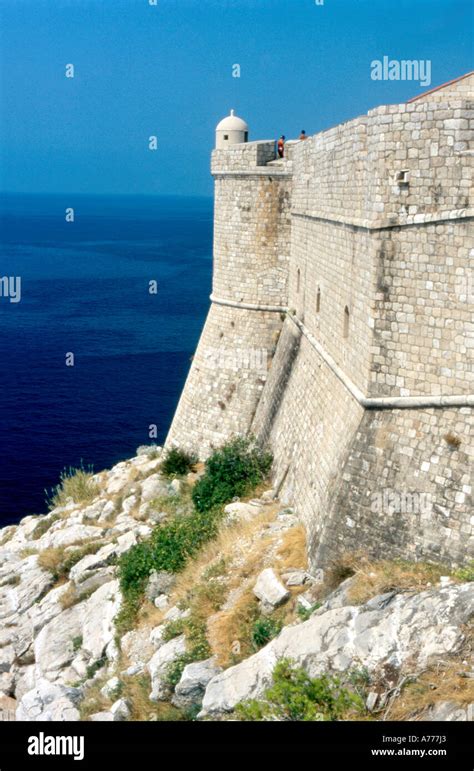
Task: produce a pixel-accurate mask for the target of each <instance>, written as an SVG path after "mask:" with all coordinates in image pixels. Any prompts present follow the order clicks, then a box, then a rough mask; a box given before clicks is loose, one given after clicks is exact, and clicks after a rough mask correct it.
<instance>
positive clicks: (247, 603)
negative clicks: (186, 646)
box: [207, 586, 259, 667]
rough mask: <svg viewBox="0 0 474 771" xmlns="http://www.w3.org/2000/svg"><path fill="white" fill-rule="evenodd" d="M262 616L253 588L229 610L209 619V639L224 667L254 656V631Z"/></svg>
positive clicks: (219, 661) (214, 652) (246, 590)
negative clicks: (252, 630)
mask: <svg viewBox="0 0 474 771" xmlns="http://www.w3.org/2000/svg"><path fill="white" fill-rule="evenodd" d="M258 615H259V611H258V601H257V598H256V597H255V595H254V593H253V592H252V589H251V587H250V586H249V587H248V588H247V589H245V590H244V592H243V593H242V595H241V596H240V597H239V598H238V599H237V600H236V602H235V603H234V604H233V605H232V607H231V608H229V610H221V611H219V612H218V613H215V614H214V615H213V616H211V617H210V618H209V620H208V624H207V638H208V641H209V645H210V647H211V650H212V653H213V655H214V656H215V657H216V660H217V662H218V663H219V664H220V666H222V667H228V666H231V665H232V664H237V663H238V662H239V661H242V659H244V658H246V657H247V656H250V655H251V654H252V653H254V650H253V648H252V646H251V628H252V625H253V622H254V621H255V620H256V618H257V617H258Z"/></svg>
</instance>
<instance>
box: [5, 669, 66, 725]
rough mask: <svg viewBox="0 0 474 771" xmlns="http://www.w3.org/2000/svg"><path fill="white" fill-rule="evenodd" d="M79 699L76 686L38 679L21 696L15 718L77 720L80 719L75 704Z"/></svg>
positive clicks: (27, 719) (28, 719)
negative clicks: (69, 686)
mask: <svg viewBox="0 0 474 771" xmlns="http://www.w3.org/2000/svg"><path fill="white" fill-rule="evenodd" d="M79 699H80V691H79V690H78V689H77V688H68V687H66V686H64V685H58V684H54V683H50V682H49V681H48V680H45V679H40V680H38V681H37V683H36V686H35V688H33V689H32V690H31V691H28V692H27V693H25V694H24V696H22V698H21V700H20V702H19V704H18V707H17V710H16V719H17V720H26V721H35V722H36V721H39V720H46V721H66V720H68V721H77V720H79V719H80V715H79V710H78V709H77V708H76V704H77V703H78V701H79Z"/></svg>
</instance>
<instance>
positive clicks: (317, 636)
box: [0, 448, 474, 721]
mask: <svg viewBox="0 0 474 771" xmlns="http://www.w3.org/2000/svg"><path fill="white" fill-rule="evenodd" d="M161 465H162V453H161V450H160V448H141V449H140V451H139V454H137V456H136V457H134V458H132V459H131V460H128V461H125V462H122V463H119V464H118V465H117V466H115V467H114V468H112V469H111V470H110V471H106V472H102V473H100V474H96V475H95V476H92V477H90V478H86V479H85V481H84V480H83V482H84V485H85V488H84V485H83V489H82V494H81V495H77V498H81V500H82V502H78V501H77V500H75V499H73V498H71V497H70V498H66V499H64V495H63V497H62V498H61V497H60V498H56V503H57V502H58V500H59V502H60V504H61V505H56V506H55V507H54V508H52V510H51V511H50V512H49V513H48V514H45V515H44V516H29V517H26V518H25V519H23V520H22V521H21V522H20V523H19V524H18V525H16V526H10V527H6V528H3V530H1V531H0V619H1V631H0V691H1V694H0V710H1V711H3V717H4V718H7V719H8V718H10V719H15V717H16V719H17V720H29V721H35V720H81V719H82V720H86V719H90V720H109V721H115V720H156V719H179V720H182V719H195V718H196V717H197V716H198V717H199V718H200V719H226V718H228V717H231V718H235V716H236V714H237V713H236V712H235V708H236V707H237V706H238V705H239V704H240V705H242V704H244V705H245V704H246V703H247V702H248V701H249V700H263V701H265V699H266V698H267V692H268V688H269V686H271V684H272V678H273V676H274V672H275V666H276V664H277V663H278V662H279V661H287V660H288V661H290V662H291V666H293V667H294V668H295V671H303V670H304V672H306V674H307V675H308V676H309V678H313V679H315V678H316V679H317V678H321V677H326V676H327V677H329V678H334V677H337V678H338V680H337V683H339V684H338V685H337V687H338V688H344V689H346V690H347V693H349V692H350V693H351V694H354V695H355V696H354V698H355V697H357V708H356V706H355V704H356V702H354V704H353V705H352V707H351V709H350V710H349V711H348V713H347V715H345V716H344V717H345V718H346V717H347V719H360V718H361V716H362V717H363V718H364V719H367V717H372V718H375V719H382V718H384V717H385V718H387V717H388V718H390V717H391V716H395V717H399V718H400V719H435V718H440V719H456V720H460V719H462V720H465V719H468V718H469V714H470V712H469V704H471V705H472V703H473V702H474V692H473V680H472V677H473V671H472V659H471V655H472V650H471V648H472V627H471V623H472V614H473V610H474V584H473V583H471V582H470V581H469V580H468V579H470V578H472V575H471V573H472V571H471V572H470V571H469V570H464V571H457V572H453V571H450V570H448V569H444V568H443V567H442V566H436V565H425V564H421V563H420V564H418V565H416V564H415V565H409V564H408V563H384V562H383V561H380V562H378V563H369V562H367V561H364V559H361V558H356V557H354V558H351V560H352V561H348V562H346V563H338V564H337V565H336V564H335V565H334V566H333V568H332V569H331V570H330V571H326V573H325V574H323V573H322V571H316V572H314V571H313V572H312V573H310V572H309V571H308V566H307V556H306V544H305V532H304V528H303V527H302V525H301V523H300V522H299V519H298V513H297V512H294V511H292V510H291V509H288V508H283V506H282V505H281V504H280V503H279V502H278V499H277V498H276V493H275V491H273V490H265V489H264V488H262V487H260V488H259V489H258V490H256V491H255V493H254V495H255V497H254V498H253V499H250V500H245V501H244V500H237V501H234V502H232V503H230V504H229V505H227V506H225V508H224V511H223V513H222V516H221V518H220V519H219V524H218V527H217V528H216V529H215V531H213V533H212V535H211V537H209V538H208V540H207V542H206V543H203V545H202V547H201V548H200V549H196V550H195V553H194V554H193V556H192V558H191V559H189V560H188V561H187V562H186V564H185V565H183V566H180V568H179V570H177V571H176V572H175V573H173V572H172V571H165V570H164V571H154V572H151V574H150V576H149V578H148V580H147V583H146V587H145V590H144V594H143V596H142V597H141V598H140V602H139V603H138V605H137V607H136V608H135V611H136V612H134V613H133V614H130V613H129V612H128V610H127V609H128V606H127V601H126V598H125V597H124V595H123V593H122V589H121V587H122V584H121V582H120V564H121V559H122V555H124V554H127V553H129V552H130V550H131V549H133V547H134V546H135V545H136V544H147V543H148V542H149V540H150V538H152V537H153V534H154V533H156V531H157V529H160V528H163V526H164V525H165V524H166V523H169V522H170V521H173V518H174V517H176V516H185V517H186V516H191V514H190V513H189V512H190V508H189V491H190V489H191V488H192V486H193V484H194V483H195V482H196V480H197V479H198V478H199V476H200V474H202V473H203V472H202V470H199V467H198V470H197V472H192V473H190V474H187V475H183V477H182V478H180V479H169V478H165V477H164V476H163V475H162V474H161V473H160V467H161ZM64 489H66V488H64ZM84 489H85V491H86V494H85V495H84ZM63 492H64V490H63ZM125 611H126V612H125ZM330 682H334V683H336V680H334V681H332V680H331V681H330ZM413 684H416V698H414V693H415V692H414V691H413ZM351 703H352V702H351ZM318 714H319V713H318ZM321 714H323V713H321ZM273 719H281V718H279V717H276V716H275V717H274V718H273ZM324 719H327V716H326V717H325V718H324Z"/></svg>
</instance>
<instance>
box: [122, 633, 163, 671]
mask: <svg viewBox="0 0 474 771" xmlns="http://www.w3.org/2000/svg"><path fill="white" fill-rule="evenodd" d="M121 648H122V652H123V653H124V654H125V655H126V656H127V657H128V658H129V659H130V661H131V662H133V663H134V664H144V663H146V662H147V661H149V660H150V659H151V657H152V656H153V654H154V652H155V648H154V647H153V645H152V643H151V642H150V633H149V631H148V629H133V630H132V631H130V632H126V634H124V636H123V637H122V640H121Z"/></svg>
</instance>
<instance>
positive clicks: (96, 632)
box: [81, 580, 121, 661]
mask: <svg viewBox="0 0 474 771" xmlns="http://www.w3.org/2000/svg"><path fill="white" fill-rule="evenodd" d="M120 604H121V594H120V589H119V582H118V581H116V580H114V581H109V583H107V584H104V585H103V586H101V587H100V589H97V591H95V592H94V594H92V595H91V596H90V597H89V599H88V600H87V602H86V603H81V605H83V606H85V607H84V610H83V611H82V647H83V649H84V650H85V651H87V653H89V655H90V656H91V659H92V660H93V661H96V660H98V659H100V658H101V657H102V655H103V654H104V651H105V649H106V647H107V645H108V644H109V643H110V642H111V641H112V640H113V639H114V635H115V626H114V618H115V616H116V615H117V613H118V611H119V609H120Z"/></svg>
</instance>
